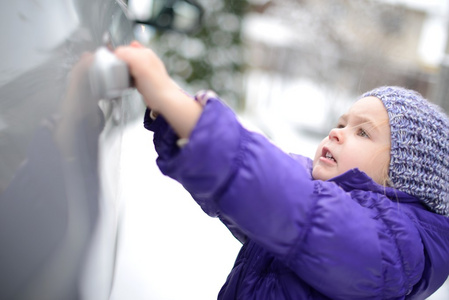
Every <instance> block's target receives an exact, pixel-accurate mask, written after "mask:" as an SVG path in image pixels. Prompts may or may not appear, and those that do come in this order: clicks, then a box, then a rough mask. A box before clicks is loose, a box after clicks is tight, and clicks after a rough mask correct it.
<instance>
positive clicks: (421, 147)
mask: <svg viewBox="0 0 449 300" xmlns="http://www.w3.org/2000/svg"><path fill="white" fill-rule="evenodd" d="M368 96H374V97H377V98H379V99H380V100H381V101H382V103H383V104H384V106H385V108H386V110H387V112H388V117H389V123H390V131H391V150H390V165H389V172H388V178H389V182H390V185H392V186H393V187H394V188H396V189H398V190H400V191H403V192H406V193H408V194H410V195H413V196H415V197H417V198H419V199H420V200H421V201H423V202H424V203H425V204H426V205H427V206H428V207H429V208H430V210H432V211H434V212H436V213H438V214H442V215H446V216H449V119H448V117H447V116H446V115H445V114H444V113H443V111H442V110H441V109H440V108H439V107H438V106H436V105H434V104H432V103H430V102H428V101H427V100H426V99H424V98H423V97H422V96H421V95H420V94H419V93H417V92H415V91H412V90H408V89H405V88H402V87H395V86H384V87H380V88H377V89H374V90H372V91H369V92H367V93H365V94H363V96H362V97H368Z"/></svg>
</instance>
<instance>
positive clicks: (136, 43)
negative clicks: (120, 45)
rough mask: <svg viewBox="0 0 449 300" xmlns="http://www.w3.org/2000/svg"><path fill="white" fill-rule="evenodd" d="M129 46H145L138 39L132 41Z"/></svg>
mask: <svg viewBox="0 0 449 300" xmlns="http://www.w3.org/2000/svg"><path fill="white" fill-rule="evenodd" d="M129 46H131V47H133V48H145V47H144V46H142V44H141V43H139V42H138V41H132V42H131V44H129Z"/></svg>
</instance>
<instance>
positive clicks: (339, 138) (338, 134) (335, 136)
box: [329, 128, 344, 143]
mask: <svg viewBox="0 0 449 300" xmlns="http://www.w3.org/2000/svg"><path fill="white" fill-rule="evenodd" d="M343 139H344V135H343V128H334V129H332V130H331V131H330V132H329V140H331V141H335V142H337V143H342V142H343Z"/></svg>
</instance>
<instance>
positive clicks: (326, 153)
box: [321, 148, 337, 163]
mask: <svg viewBox="0 0 449 300" xmlns="http://www.w3.org/2000/svg"><path fill="white" fill-rule="evenodd" d="M321 157H323V158H325V159H327V160H330V161H333V162H335V163H336V162H337V161H336V160H335V158H334V156H333V155H332V153H331V152H330V151H329V149H327V148H323V151H322V154H321Z"/></svg>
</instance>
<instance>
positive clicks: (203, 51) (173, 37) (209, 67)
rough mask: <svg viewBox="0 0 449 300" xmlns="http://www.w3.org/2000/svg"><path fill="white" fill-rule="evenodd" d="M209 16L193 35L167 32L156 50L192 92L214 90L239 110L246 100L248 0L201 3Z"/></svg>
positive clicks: (158, 40)
mask: <svg viewBox="0 0 449 300" xmlns="http://www.w3.org/2000/svg"><path fill="white" fill-rule="evenodd" d="M198 3H200V4H201V5H202V6H203V8H204V9H205V14H204V18H203V24H202V27H201V28H200V30H199V31H198V32H196V33H195V34H193V35H185V34H179V33H176V32H164V33H161V34H159V35H158V36H157V37H156V38H155V40H154V41H153V42H152V44H153V45H152V48H153V49H154V50H155V51H156V52H157V53H158V54H159V55H160V56H161V57H162V59H163V61H164V62H165V63H166V66H167V69H168V72H169V73H170V74H171V75H172V76H173V78H174V79H175V80H176V81H177V82H178V83H179V84H180V85H181V86H182V87H183V88H185V89H186V90H187V91H188V92H189V93H195V92H196V91H198V90H201V89H212V90H214V91H216V92H217V94H218V95H220V97H221V98H222V99H223V100H224V101H226V102H227V103H228V104H229V105H230V106H231V107H233V108H234V109H236V110H239V109H241V108H242V107H243V101H244V100H243V99H244V79H243V72H244V69H245V63H244V47H243V44H242V39H241V30H242V26H241V25H242V18H243V17H244V15H245V13H246V12H247V9H248V1H247V0H198Z"/></svg>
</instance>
